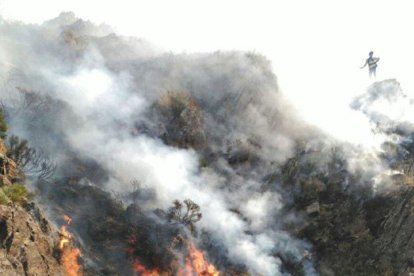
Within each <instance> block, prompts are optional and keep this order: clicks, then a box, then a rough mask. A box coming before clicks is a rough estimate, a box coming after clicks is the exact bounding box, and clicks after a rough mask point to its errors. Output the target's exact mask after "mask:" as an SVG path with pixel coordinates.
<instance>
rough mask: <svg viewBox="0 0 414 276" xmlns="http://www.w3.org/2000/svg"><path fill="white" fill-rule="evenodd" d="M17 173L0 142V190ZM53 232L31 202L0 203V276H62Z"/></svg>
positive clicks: (10, 182) (10, 183)
mask: <svg viewBox="0 0 414 276" xmlns="http://www.w3.org/2000/svg"><path fill="white" fill-rule="evenodd" d="M19 174H20V173H19V171H18V169H17V166H16V163H15V162H14V161H13V160H11V159H10V158H8V157H7V156H6V147H5V146H4V144H3V142H2V140H1V139H0V177H1V178H0V180H1V183H0V187H4V186H10V185H12V183H14V182H15V180H16V179H17V178H18V177H19ZM54 233H56V232H55V231H53V229H52V227H51V225H50V224H49V223H48V221H47V220H46V218H45V217H44V216H43V214H42V212H41V211H40V210H39V209H38V208H37V207H36V206H35V204H34V203H27V202H26V200H24V201H23V203H22V204H15V203H13V202H12V201H11V200H7V201H5V202H3V205H1V204H0V245H1V247H0V275H7V276H14V275H16V276H20V275H26V276H29V275H33V276H35V275H38V276H40V275H42V276H43V275H53V276H55V275H63V271H62V267H61V266H60V264H59V262H58V259H57V257H58V255H57V254H55V253H56V252H54V250H55V244H56V241H57V239H56V238H57V236H56V235H55V234H54Z"/></svg>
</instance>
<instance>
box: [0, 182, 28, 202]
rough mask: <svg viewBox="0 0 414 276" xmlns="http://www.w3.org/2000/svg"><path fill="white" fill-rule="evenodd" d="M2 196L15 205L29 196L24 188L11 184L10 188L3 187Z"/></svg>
mask: <svg viewBox="0 0 414 276" xmlns="http://www.w3.org/2000/svg"><path fill="white" fill-rule="evenodd" d="M3 192H4V194H5V195H6V196H7V197H8V198H9V199H10V200H11V201H13V202H15V203H22V202H24V201H25V200H26V199H27V197H28V196H29V192H28V191H27V189H26V187H25V186H23V185H21V184H13V185H11V186H5V187H3Z"/></svg>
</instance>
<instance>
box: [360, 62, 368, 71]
mask: <svg viewBox="0 0 414 276" xmlns="http://www.w3.org/2000/svg"><path fill="white" fill-rule="evenodd" d="M367 64H368V60H366V61H365V64H364V65H363V66H362V67H361V69H362V68H364V67H365V66H367Z"/></svg>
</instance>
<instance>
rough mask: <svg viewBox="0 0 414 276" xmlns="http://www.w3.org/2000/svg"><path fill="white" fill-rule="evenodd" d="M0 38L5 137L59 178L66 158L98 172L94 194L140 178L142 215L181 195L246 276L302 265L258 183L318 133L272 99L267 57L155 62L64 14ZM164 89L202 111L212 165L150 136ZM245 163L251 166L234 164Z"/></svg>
mask: <svg viewBox="0 0 414 276" xmlns="http://www.w3.org/2000/svg"><path fill="white" fill-rule="evenodd" d="M0 33H1V37H2V40H1V43H0V49H1V53H4V54H3V55H2V57H1V58H2V65H1V72H2V73H3V74H2V75H3V76H6V78H5V79H4V80H3V81H2V87H4V90H3V92H2V95H1V99H2V101H3V103H4V104H5V105H6V106H7V105H9V106H13V104H14V107H13V108H11V109H12V110H14V111H15V113H14V114H13V116H10V117H9V120H10V132H11V133H13V134H17V135H19V136H21V137H24V138H26V139H28V140H29V141H30V142H31V143H32V144H33V145H34V146H36V147H38V148H42V149H44V150H45V151H47V152H48V154H50V155H51V156H52V157H53V158H54V159H55V160H57V163H58V167H59V169H58V173H60V174H62V175H67V174H68V171H69V168H65V167H62V166H59V165H62V164H67V163H65V162H67V161H68V160H69V159H70V157H69V156H72V155H75V156H79V157H82V158H88V159H91V160H94V161H95V162H97V163H98V164H99V166H101V167H102V168H103V169H104V170H105V171H106V172H107V173H108V178H107V180H106V181H105V182H104V183H92V185H98V186H100V187H101V188H103V189H105V190H107V191H114V192H117V193H122V194H127V193H130V192H133V191H132V189H131V185H130V184H129V183H130V181H131V180H132V179H138V180H139V181H140V183H141V184H142V186H143V188H146V189H150V190H153V191H154V193H155V198H154V199H153V200H151V201H149V202H146V203H145V204H144V205H145V208H147V209H148V210H151V209H154V208H167V207H169V206H170V204H171V202H172V201H173V200H174V199H180V200H183V199H186V198H191V199H192V200H193V201H195V202H197V204H199V205H200V207H201V210H202V213H203V219H202V220H201V222H200V223H199V227H200V229H201V230H203V231H207V232H208V233H210V235H211V237H212V238H213V240H215V241H216V243H217V245H218V246H219V247H222V248H223V250H224V252H225V254H226V256H227V258H229V259H230V260H232V261H233V262H234V263H236V264H240V265H245V266H246V267H247V268H248V269H249V270H250V271H251V272H252V273H255V274H262V275H278V274H280V273H281V260H280V259H279V258H278V257H276V256H280V255H281V256H294V258H295V259H296V260H297V261H300V259H301V255H302V253H303V251H304V250H305V249H306V248H308V245H307V244H306V243H304V242H302V241H299V240H296V239H295V238H293V237H292V236H291V235H290V234H288V232H286V231H285V230H283V227H282V226H283V223H281V222H278V219H277V218H278V217H281V216H282V214H281V210H282V208H283V204H284V203H283V201H284V200H283V198H282V197H281V195H280V194H279V193H278V192H277V189H276V188H272V189H269V190H268V191H267V192H263V178H264V176H266V175H268V174H271V173H272V171H273V170H275V168H276V165H275V164H282V163H283V162H284V161H286V160H287V159H288V158H289V157H291V156H292V155H293V154H294V151H295V147H296V144H297V141H299V140H304V139H311V138H312V137H316V135H317V132H315V131H313V130H311V128H309V127H307V126H306V125H305V124H303V123H302V122H301V121H300V119H298V118H297V117H296V116H295V115H294V111H293V110H292V109H291V107H290V106H289V105H288V104H287V103H286V102H285V100H284V99H283V98H282V96H281V95H280V94H279V93H278V87H277V84H276V78H275V76H274V75H273V74H272V73H270V72H271V70H270V65H269V62H268V61H267V60H266V59H264V58H263V57H261V56H257V55H252V54H249V53H239V52H229V53H220V52H217V53H213V54H195V55H171V54H168V53H162V52H158V51H157V50H155V49H154V48H153V47H152V46H151V45H150V44H148V43H146V42H144V41H140V40H135V39H130V38H124V37H118V36H116V35H115V34H113V33H111V32H110V30H109V29H108V27H106V26H99V27H96V26H93V25H92V24H91V23H89V22H84V21H82V20H78V19H77V18H75V17H74V16H73V14H70V13H69V14H62V15H61V16H59V17H58V18H56V19H53V20H51V21H48V22H45V23H43V24H41V25H24V24H21V23H15V22H14V23H10V22H6V21H2V24H1V26H0ZM17 88H19V89H20V90H22V89H23V90H24V91H26V96H27V95H34V98H36V97H40V99H42V100H41V102H44V103H45V109H44V110H42V111H44V112H37V113H36V112H35V113H34V114H33V117H31V119H32V120H28V117H27V114H25V115H19V114H20V113H19V112H17V111H16V109H17V106H18V105H21V104H22V102H24V101H25V99H24V98H22V96H21V95H20V94H19V93H18V91H19V90H18V89H17ZM167 91H184V92H185V93H188V94H189V95H190V96H191V97H192V98H194V99H195V101H196V102H197V104H198V105H199V106H200V108H201V112H202V115H203V118H204V122H203V128H204V130H205V132H206V133H207V134H208V135H207V136H208V137H206V139H207V144H208V147H209V149H207V150H206V151H207V152H211V153H212V154H213V155H214V156H215V157H212V158H210V159H209V160H208V162H209V163H210V164H209V166H207V167H202V166H200V163H201V162H202V159H205V158H207V157H208V156H210V155H208V154H207V155H204V154H203V151H196V150H193V149H183V148H177V147H174V146H172V145H167V144H166V143H165V141H163V140H162V139H161V138H160V137H159V136H156V135H153V133H157V132H159V131H160V128H159V125H158V123H157V122H156V121H157V120H156V118H154V117H153V116H152V115H151V109H152V108H153V106H154V104H155V103H156V102H157V100H158V99H159V98H160V97H161V96H162V95H163V94H165V93H166V92H167ZM12 103H13V104H12ZM29 104H31V103H29ZM23 112H24V110H23ZM143 129H149V131H142V130H143ZM243 154H247V155H249V158H253V159H257V161H256V162H257V164H256V165H255V166H253V165H251V164H250V165H249V164H240V165H239V164H238V162H239V161H238V160H239V159H238V158H239V157H238V156H239V155H243ZM206 156H207V157H206ZM225 156H233V157H234V158H233V159H232V160H235V161H234V162H235V164H234V165H230V164H229V162H228V161H227V160H226V159H225ZM64 161H65V162H64ZM242 163H243V162H242ZM246 166H247V167H246ZM249 166H250V167H249ZM272 185H277V183H273V184H272ZM231 210H237V212H234V211H231Z"/></svg>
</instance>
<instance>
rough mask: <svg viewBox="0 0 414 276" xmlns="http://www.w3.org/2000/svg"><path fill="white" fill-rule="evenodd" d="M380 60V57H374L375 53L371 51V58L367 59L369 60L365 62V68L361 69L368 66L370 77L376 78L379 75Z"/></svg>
mask: <svg viewBox="0 0 414 276" xmlns="http://www.w3.org/2000/svg"><path fill="white" fill-rule="evenodd" d="M379 60H380V58H379V57H374V52H373V51H371V52H369V57H368V58H367V60H366V61H365V64H364V66H362V67H361V69H362V68H364V67H365V66H367V65H368V69H369V77H370V78H372V77H374V78H375V76H376V74H377V63H378V61H379Z"/></svg>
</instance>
